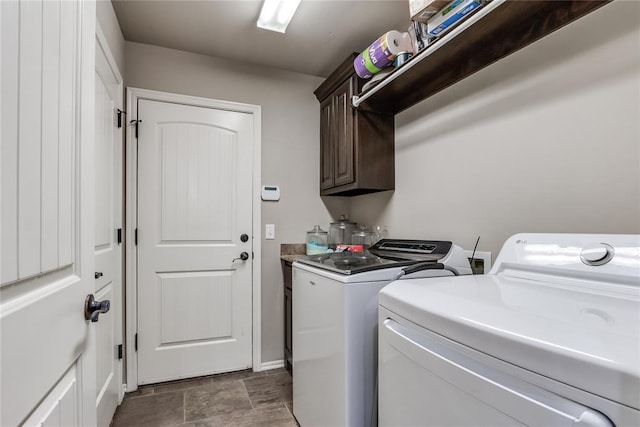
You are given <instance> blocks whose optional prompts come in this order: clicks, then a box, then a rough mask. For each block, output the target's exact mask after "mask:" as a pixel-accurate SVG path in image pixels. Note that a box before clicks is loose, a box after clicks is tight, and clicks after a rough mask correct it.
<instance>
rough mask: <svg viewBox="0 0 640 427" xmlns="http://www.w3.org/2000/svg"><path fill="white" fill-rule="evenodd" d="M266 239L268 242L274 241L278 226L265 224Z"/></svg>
mask: <svg viewBox="0 0 640 427" xmlns="http://www.w3.org/2000/svg"><path fill="white" fill-rule="evenodd" d="M264 238H265V239H266V240H273V239H275V238H276V225H275V224H265V225H264Z"/></svg>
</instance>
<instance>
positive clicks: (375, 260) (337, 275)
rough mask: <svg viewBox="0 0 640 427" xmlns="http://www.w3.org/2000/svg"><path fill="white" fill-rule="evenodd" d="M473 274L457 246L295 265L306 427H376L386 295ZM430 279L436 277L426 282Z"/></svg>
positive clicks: (393, 248)
mask: <svg viewBox="0 0 640 427" xmlns="http://www.w3.org/2000/svg"><path fill="white" fill-rule="evenodd" d="M405 273H406V276H407V277H416V276H418V277H442V276H447V275H448V276H453V275H454V274H458V275H467V274H471V269H470V267H469V261H468V259H467V257H466V256H465V253H464V251H463V250H462V249H461V248H459V247H457V246H455V245H452V243H451V242H442V241H423V240H420V241H418V240H392V239H383V240H381V241H379V242H377V243H376V244H375V245H374V246H372V247H371V248H370V249H369V252H368V253H335V254H323V255H315V256H310V257H309V259H306V260H302V261H299V262H295V263H294V264H293V321H292V327H293V349H292V350H293V414H294V415H295V417H296V419H297V420H298V422H299V423H300V425H302V426H303V427H308V426H354V427H364V426H367V427H368V426H369V425H371V419H372V413H373V409H374V394H375V377H376V372H377V334H378V329H377V323H378V319H377V315H378V292H379V291H380V289H382V287H383V286H385V285H387V284H388V283H390V282H391V281H393V280H395V279H396V278H398V277H399V276H400V275H405ZM426 280H430V279H426Z"/></svg>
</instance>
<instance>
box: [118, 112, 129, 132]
mask: <svg viewBox="0 0 640 427" xmlns="http://www.w3.org/2000/svg"><path fill="white" fill-rule="evenodd" d="M116 114H117V115H118V129H119V128H121V127H122V115H123V114H124V115H126V114H127V112H126V111H123V110H121V109H119V108H118V109H116Z"/></svg>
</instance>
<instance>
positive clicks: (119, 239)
mask: <svg viewBox="0 0 640 427" xmlns="http://www.w3.org/2000/svg"><path fill="white" fill-rule="evenodd" d="M116 241H117V242H118V244H120V243H122V228H118V229H117V230H116Z"/></svg>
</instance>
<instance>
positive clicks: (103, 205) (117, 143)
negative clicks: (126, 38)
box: [94, 27, 124, 426]
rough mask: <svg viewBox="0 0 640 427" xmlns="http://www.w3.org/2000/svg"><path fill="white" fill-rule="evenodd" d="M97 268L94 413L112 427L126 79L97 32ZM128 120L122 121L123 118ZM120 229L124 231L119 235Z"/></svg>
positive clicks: (118, 396)
mask: <svg viewBox="0 0 640 427" xmlns="http://www.w3.org/2000/svg"><path fill="white" fill-rule="evenodd" d="M95 86H96V88H95V102H96V110H95V113H96V121H95V144H96V145H95V162H94V165H95V166H94V173H95V232H94V236H95V248H94V251H95V252H94V253H95V263H96V267H95V270H96V275H95V282H94V285H95V286H94V294H95V297H96V299H98V300H104V299H107V300H110V301H111V309H110V311H109V312H107V313H104V314H102V315H101V316H100V321H99V322H98V323H97V324H96V393H97V395H96V408H97V414H98V425H101V426H108V425H109V423H110V422H111V418H112V417H113V414H114V412H115V410H116V407H117V406H118V404H119V403H120V402H121V401H122V397H123V391H122V383H123V381H122V359H121V355H122V352H123V351H122V350H120V351H118V350H119V349H118V346H119V345H121V344H122V306H123V304H122V302H123V299H122V242H121V241H120V240H119V239H118V236H122V216H123V212H122V156H123V153H122V127H120V128H118V120H117V117H118V116H117V110H118V109H120V110H122V96H123V95H122V78H121V77H120V73H119V72H118V69H117V67H116V65H115V61H114V60H113V57H112V55H111V52H110V51H109V48H108V45H107V44H106V42H105V39H104V36H103V35H102V31H101V30H100V29H99V27H98V28H97V31H96V79H95ZM122 120H123V121H124V117H123V118H122ZM118 230H120V231H119V232H118Z"/></svg>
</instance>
